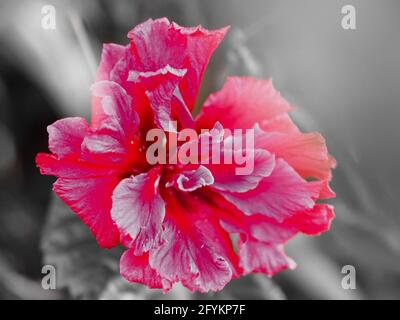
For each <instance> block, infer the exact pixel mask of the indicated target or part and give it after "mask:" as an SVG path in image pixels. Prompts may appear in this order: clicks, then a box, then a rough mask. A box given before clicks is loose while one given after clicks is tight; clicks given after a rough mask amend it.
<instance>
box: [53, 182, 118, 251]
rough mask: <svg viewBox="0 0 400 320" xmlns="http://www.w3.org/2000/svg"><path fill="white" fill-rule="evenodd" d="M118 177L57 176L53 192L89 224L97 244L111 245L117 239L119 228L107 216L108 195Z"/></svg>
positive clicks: (109, 199)
mask: <svg viewBox="0 0 400 320" xmlns="http://www.w3.org/2000/svg"><path fill="white" fill-rule="evenodd" d="M118 182H119V178H115V177H97V178H84V179H68V178H59V179H58V180H57V181H56V182H55V183H54V186H53V190H54V192H55V193H56V194H57V195H58V196H59V197H60V198H61V199H62V200H63V201H64V202H65V203H66V204H67V205H68V206H69V207H70V208H71V209H72V211H74V212H75V213H76V214H77V215H78V216H79V217H80V218H81V219H82V221H83V222H84V223H85V224H86V225H87V226H88V227H89V228H90V230H91V231H92V233H93V234H94V235H95V237H96V240H97V242H98V243H99V245H100V246H101V247H104V248H111V247H114V246H116V245H117V244H118V243H119V231H118V229H117V227H116V226H115V224H114V222H113V221H112V219H111V214H110V211H111V195H112V192H113V191H114V188H115V187H116V186H117V184H118Z"/></svg>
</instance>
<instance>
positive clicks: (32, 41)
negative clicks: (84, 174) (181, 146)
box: [0, 0, 400, 299]
mask: <svg viewBox="0 0 400 320" xmlns="http://www.w3.org/2000/svg"><path fill="white" fill-rule="evenodd" d="M46 4H51V5H54V7H55V8H56V30H44V29H43V28H42V27H41V19H42V17H43V15H42V13H41V9H42V7H43V6H44V5H46ZM346 4H351V5H353V6H354V7H355V8H356V30H344V29H343V28H342V26H341V20H342V17H343V15H342V13H341V8H342V6H344V5H346ZM162 16H166V17H168V18H169V19H170V20H174V21H176V22H178V23H179V24H183V25H191V26H193V25H197V24H202V25H203V26H204V27H206V28H219V27H223V26H225V25H231V27H232V28H231V30H230V32H229V34H228V36H227V38H226V40H225V41H224V43H223V45H222V46H221V47H220V48H219V49H218V50H217V52H216V54H215V55H214V57H213V59H212V61H211V63H210V66H209V69H208V71H207V73H206V76H205V79H204V81H203V85H202V89H201V93H200V96H199V101H198V106H200V105H201V103H202V102H203V101H204V99H205V98H206V96H207V95H208V94H209V93H210V92H212V91H215V90H217V89H218V88H220V87H221V85H222V84H223V82H224V80H225V78H226V76H228V75H234V74H238V75H245V74H246V75H248V74H250V75H254V76H259V77H264V78H268V77H272V78H273V79H274V84H275V86H276V87H277V88H278V89H279V90H280V91H281V92H282V94H283V95H284V97H286V98H287V99H288V100H289V101H290V102H291V103H292V104H293V105H295V106H297V109H296V111H295V112H294V113H293V114H292V116H293V117H294V118H295V120H296V122H297V123H299V124H300V126H301V127H302V129H303V130H305V131H314V130H318V131H320V132H321V133H322V134H323V135H324V136H325V137H326V139H327V143H328V147H329V150H330V152H331V153H332V154H333V155H334V156H335V157H336V159H337V161H338V168H337V169H336V170H335V171H334V180H333V188H334V190H335V191H336V193H337V198H336V199H335V200H334V201H332V203H333V204H334V205H335V206H336V215H337V218H336V219H335V220H334V222H333V224H332V229H331V231H330V232H329V233H328V234H325V235H323V236H320V237H316V238H307V237H298V238H296V239H295V240H292V241H291V242H290V243H289V245H288V249H287V251H288V253H289V255H291V256H292V257H293V258H294V259H295V260H296V261H297V263H298V265H299V267H298V268H297V269H296V270H295V271H285V272H283V273H281V274H280V275H278V276H276V277H274V278H273V279H272V280H268V279H266V277H264V276H250V277H246V278H243V279H241V280H238V281H233V282H232V283H231V284H230V285H229V286H228V287H227V288H226V289H224V290H223V291H222V292H221V293H219V294H216V295H208V296H202V295H190V294H189V293H188V292H186V291H185V290H184V289H182V288H180V287H177V288H176V289H175V290H173V291H172V292H171V293H170V294H169V296H167V297H168V298H206V297H207V298H208V297H210V298H221V299H224V298H237V299H246V298H255V299H282V298H288V299H385V298H386V299H398V298H400V212H399V207H398V206H399V196H400V187H399V183H398V182H399V181H400V170H399V167H398V166H399V164H400V148H399V147H400V142H399V141H400V125H399V122H400V94H399V91H400V36H399V35H400V19H399V16H400V2H399V1H396V0H383V1H378V0H374V1H372V0H359V1H357V0H348V1H339V0H331V1H318V0H302V1H296V0H292V1H289V0H284V1H282V0H279V1H278V0H268V1H267V0H250V1H240V0H201V1H200V0H186V1H185V0H116V1H107V0H90V1H89V0H88V1H73V0H62V1H61V0H60V1H50V0H47V1H39V0H35V1H32V0H29V1H28V0H26V1H24V0H0V298H2V299H15V298H16V299H62V298H65V299H72V298H94V299H97V298H102V299H109V298H115V299H126V298H136V299H143V298H165V296H163V295H162V294H160V293H159V292H154V291H150V290H146V289H143V288H142V287H140V286H135V285H129V284H127V283H125V282H124V281H123V280H121V279H120V277H119V276H118V270H117V268H118V254H119V252H118V249H117V250H116V251H114V252H108V251H102V250H99V249H98V248H97V246H96V244H95V243H94V240H93V238H92V237H91V236H90V234H88V233H87V230H86V229H85V228H84V226H83V224H81V223H79V222H77V221H76V219H75V216H73V215H72V214H71V213H70V212H69V211H68V209H67V208H65V206H63V205H62V204H61V203H60V201H58V200H57V199H55V198H54V196H53V195H52V192H51V183H52V182H53V181H54V179H53V178H49V177H43V176H40V175H39V173H38V170H37V169H36V168H35V166H34V157H35V154H36V153H37V152H38V151H45V150H46V148H47V133H46V130H45V128H46V126H47V125H48V124H50V123H52V122H53V121H55V120H56V119H59V118H61V117H64V116H88V115H89V112H90V103H89V86H90V84H91V82H92V81H93V72H94V70H95V68H96V66H97V64H98V60H99V57H100V50H101V45H102V43H103V42H116V43H121V44H125V43H127V39H126V34H127V32H128V31H129V30H130V29H131V28H132V27H134V26H135V25H136V24H138V23H140V22H142V21H144V20H146V19H148V18H150V17H152V18H156V17H162ZM82 227H83V228H82ZM45 263H53V264H55V265H56V266H57V290H54V291H45V290H43V289H42V287H41V284H40V283H41V278H42V276H43V275H42V274H41V268H42V266H43V264H45ZM344 265H353V266H354V267H355V269H356V274H357V277H356V280H357V288H356V289H355V290H344V289H343V288H342V286H341V281H342V278H343V276H344V275H343V274H342V273H341V270H342V267H343V266H344Z"/></svg>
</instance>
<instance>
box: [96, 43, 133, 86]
mask: <svg viewBox="0 0 400 320" xmlns="http://www.w3.org/2000/svg"><path fill="white" fill-rule="evenodd" d="M127 49H128V48H127V47H126V46H121V45H119V44H115V43H105V44H103V50H102V52H101V60H100V65H99V68H98V70H97V74H96V81H101V80H113V79H112V78H113V77H112V72H113V69H114V68H115V66H116V64H117V63H118V61H120V60H121V59H122V58H123V57H124V56H125V53H126V51H127Z"/></svg>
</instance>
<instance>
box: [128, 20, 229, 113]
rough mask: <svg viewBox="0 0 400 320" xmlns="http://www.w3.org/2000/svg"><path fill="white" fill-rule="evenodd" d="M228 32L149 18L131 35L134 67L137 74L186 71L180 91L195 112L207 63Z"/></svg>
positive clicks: (129, 36) (129, 34)
mask: <svg viewBox="0 0 400 320" xmlns="http://www.w3.org/2000/svg"><path fill="white" fill-rule="evenodd" d="M226 32H227V28H224V29H220V30H214V31H209V30H206V29H204V28H202V27H200V26H199V27H196V28H186V27H180V26H178V25H177V24H175V23H171V22H169V21H168V19H166V18H162V19H157V20H152V19H149V20H147V21H146V22H144V23H142V24H140V25H138V26H136V27H135V28H134V29H132V30H131V31H130V32H129V33H128V38H129V39H130V40H131V54H132V60H133V65H134V66H135V68H136V70H138V71H156V70H158V69H160V68H163V67H165V66H166V65H170V66H171V67H173V68H176V69H187V74H186V75H185V77H184V78H183V80H182V82H181V83H180V84H179V89H180V92H181V94H182V97H183V100H184V101H185V103H186V106H187V107H188V108H189V109H192V108H193V105H194V103H195V100H196V97H197V93H198V91H199V87H200V83H201V80H202V78H203V74H204V71H205V70H206V67H207V64H208V61H209V60H210V58H211V55H212V54H213V52H214V50H215V49H216V48H217V47H218V45H219V43H220V42H221V41H222V39H223V38H224V36H225V33H226Z"/></svg>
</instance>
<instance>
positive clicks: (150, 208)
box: [111, 167, 165, 255]
mask: <svg viewBox="0 0 400 320" xmlns="http://www.w3.org/2000/svg"><path fill="white" fill-rule="evenodd" d="M159 181H160V175H159V171H158V168H157V167H156V168H155V169H152V170H151V171H150V172H148V173H142V174H140V175H137V176H132V177H130V178H127V179H125V180H122V181H121V183H120V184H119V185H118V186H117V188H116V189H115V190H114V193H113V196H112V202H113V205H112V209H111V215H112V218H113V220H114V221H115V223H116V224H117V225H118V228H119V229H120V231H121V232H123V233H126V234H129V236H130V237H131V238H132V239H133V240H134V246H135V247H134V252H135V254H136V255H141V254H142V253H143V252H147V251H148V250H149V249H151V248H152V247H153V246H154V245H155V244H156V243H157V240H158V238H159V234H160V232H161V224H162V222H163V220H164V216H165V205H164V201H163V199H162V198H161V196H160V194H159V193H158V184H159Z"/></svg>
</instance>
